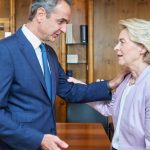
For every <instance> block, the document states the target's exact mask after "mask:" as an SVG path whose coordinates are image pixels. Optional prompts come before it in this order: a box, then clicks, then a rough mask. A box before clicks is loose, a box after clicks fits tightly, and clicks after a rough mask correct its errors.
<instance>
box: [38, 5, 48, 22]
mask: <svg viewBox="0 0 150 150" xmlns="http://www.w3.org/2000/svg"><path fill="white" fill-rule="evenodd" d="M45 18H46V11H45V9H44V8H43V7H40V8H38V9H37V13H36V20H37V22H38V23H41V22H42V21H43V20H45Z"/></svg>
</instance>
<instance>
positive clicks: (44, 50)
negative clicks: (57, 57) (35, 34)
mask: <svg viewBox="0 0 150 150" xmlns="http://www.w3.org/2000/svg"><path fill="white" fill-rule="evenodd" d="M40 49H41V52H46V48H45V44H44V43H42V44H41V45H40Z"/></svg>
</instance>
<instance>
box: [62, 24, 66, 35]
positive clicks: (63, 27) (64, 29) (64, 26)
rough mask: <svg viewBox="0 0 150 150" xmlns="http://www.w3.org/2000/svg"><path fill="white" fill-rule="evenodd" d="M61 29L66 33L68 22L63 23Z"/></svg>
mask: <svg viewBox="0 0 150 150" xmlns="http://www.w3.org/2000/svg"><path fill="white" fill-rule="evenodd" d="M61 31H62V32H63V33H66V31H67V24H66V23H64V24H63V25H62V27H61Z"/></svg>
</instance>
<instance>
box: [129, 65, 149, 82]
mask: <svg viewBox="0 0 150 150" xmlns="http://www.w3.org/2000/svg"><path fill="white" fill-rule="evenodd" d="M147 66H148V64H147V63H142V64H138V65H137V66H132V67H129V68H130V71H131V78H130V80H129V84H135V82H136V80H137V78H138V77H139V76H140V74H141V73H142V72H143V71H144V69H145V68H146V67H147Z"/></svg>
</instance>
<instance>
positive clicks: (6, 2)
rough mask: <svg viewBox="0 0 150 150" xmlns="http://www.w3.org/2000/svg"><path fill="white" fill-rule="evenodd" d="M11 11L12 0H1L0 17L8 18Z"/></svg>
mask: <svg viewBox="0 0 150 150" xmlns="http://www.w3.org/2000/svg"><path fill="white" fill-rule="evenodd" d="M9 12H10V0H0V18H8V17H9Z"/></svg>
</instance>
